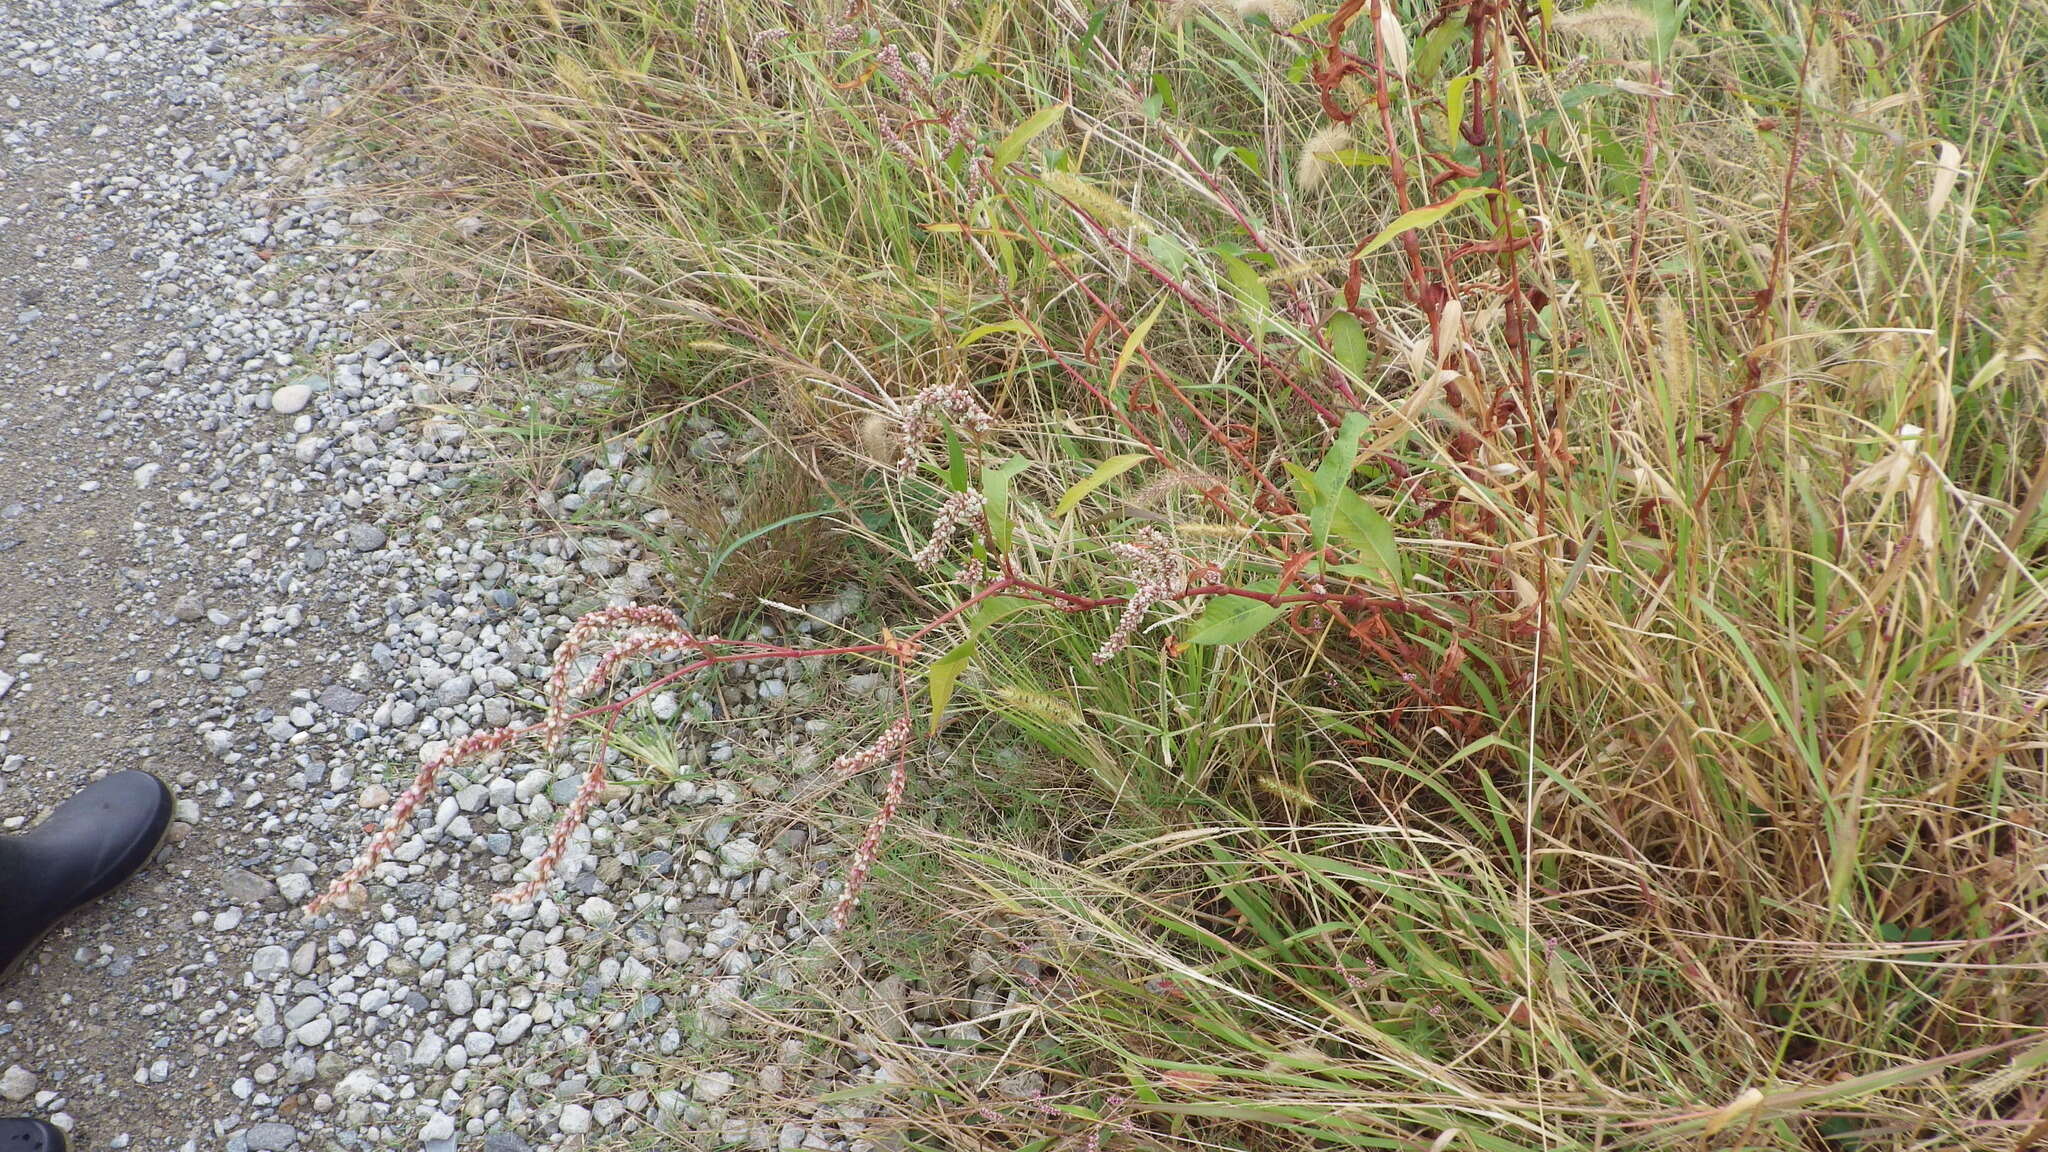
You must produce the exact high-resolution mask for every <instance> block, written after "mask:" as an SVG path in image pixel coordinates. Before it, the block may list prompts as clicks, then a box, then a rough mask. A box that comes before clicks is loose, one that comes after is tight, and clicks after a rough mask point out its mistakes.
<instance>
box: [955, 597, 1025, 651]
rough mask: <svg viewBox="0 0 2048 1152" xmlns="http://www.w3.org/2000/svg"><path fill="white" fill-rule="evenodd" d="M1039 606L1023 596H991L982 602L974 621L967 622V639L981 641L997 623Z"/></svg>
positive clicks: (976, 611)
mask: <svg viewBox="0 0 2048 1152" xmlns="http://www.w3.org/2000/svg"><path fill="white" fill-rule="evenodd" d="M1038 604H1039V602H1038V601H1036V600H1026V599H1024V598H1023V597H1021V596H991V597H989V598H988V599H986V600H984V601H982V602H981V607H980V608H978V609H976V610H975V613H974V619H972V620H970V621H968V622H967V638H968V639H969V640H979V639H981V636H982V633H984V632H987V631H988V630H989V628H990V627H991V626H992V625H994V624H995V623H996V621H998V620H1001V619H1003V618H1004V617H1006V616H1014V615H1016V614H1017V613H1019V612H1022V611H1023V610H1025V609H1026V608H1036V607H1038Z"/></svg>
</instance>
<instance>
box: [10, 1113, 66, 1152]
mask: <svg viewBox="0 0 2048 1152" xmlns="http://www.w3.org/2000/svg"><path fill="white" fill-rule="evenodd" d="M66 1147H67V1145H66V1144H65V1143H64V1133H63V1131H62V1130H61V1129H59V1128H57V1127H55V1126H54V1125H50V1124H46V1123H44V1122H43V1121H41V1120H30V1119H27V1118H25V1117H21V1116H9V1117H6V1118H4V1119H0V1152H64V1149H65V1148H66Z"/></svg>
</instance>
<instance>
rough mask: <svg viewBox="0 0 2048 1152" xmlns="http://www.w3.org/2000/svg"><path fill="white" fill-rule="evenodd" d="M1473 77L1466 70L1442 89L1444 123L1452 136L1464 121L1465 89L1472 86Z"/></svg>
mask: <svg viewBox="0 0 2048 1152" xmlns="http://www.w3.org/2000/svg"><path fill="white" fill-rule="evenodd" d="M1474 78H1475V75H1474V74H1473V73H1471V72H1467V73H1465V74H1464V75H1463V76H1459V77H1457V78H1456V79H1454V80H1452V81H1451V86H1450V87H1449V88H1448V89H1445V91H1444V124H1445V125H1446V126H1447V127H1448V128H1449V129H1450V132H1451V134H1452V135H1453V136H1455V135H1457V132H1458V125H1459V124H1462V123H1464V121H1465V90H1466V89H1467V88H1470V87H1471V86H1472V81H1473V79H1474Z"/></svg>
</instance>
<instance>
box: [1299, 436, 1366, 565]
mask: <svg viewBox="0 0 2048 1152" xmlns="http://www.w3.org/2000/svg"><path fill="white" fill-rule="evenodd" d="M1369 424H1371V421H1370V420H1369V419H1368V418H1367V417H1366V415H1365V413H1363V412H1347V413H1345V414H1344V423H1343V424H1342V425H1340V426H1339V427H1338V429H1337V438H1336V439H1335V440H1333V441H1331V442H1330V450H1329V451H1328V452H1327V453H1325V454H1324V455H1323V462H1322V463H1321V464H1318V465H1316V472H1315V478H1314V489H1315V494H1316V502H1315V506H1314V507H1313V508H1311V509H1310V510H1309V514H1308V527H1309V537H1310V540H1311V542H1312V544H1313V546H1314V547H1315V548H1316V549H1317V550H1318V551H1320V550H1321V549H1322V547H1323V544H1324V542H1325V541H1327V540H1328V539H1329V538H1330V517H1331V516H1333V515H1334V514H1335V513H1336V510H1337V494H1338V493H1340V492H1348V491H1350V489H1351V469H1352V466H1353V465H1355V464H1356V463H1357V462H1358V442H1359V441H1360V440H1363V439H1364V438H1365V430H1366V428H1367V426H1368V425H1369Z"/></svg>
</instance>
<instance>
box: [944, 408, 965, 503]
mask: <svg viewBox="0 0 2048 1152" xmlns="http://www.w3.org/2000/svg"><path fill="white" fill-rule="evenodd" d="M946 487H947V488H948V489H949V490H951V491H954V492H965V491H967V446H966V445H964V444H962V443H961V442H960V434H959V433H958V432H956V431H954V430H953V426H952V425H950V424H948V425H947V426H946Z"/></svg>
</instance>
